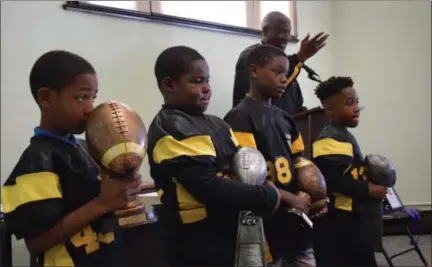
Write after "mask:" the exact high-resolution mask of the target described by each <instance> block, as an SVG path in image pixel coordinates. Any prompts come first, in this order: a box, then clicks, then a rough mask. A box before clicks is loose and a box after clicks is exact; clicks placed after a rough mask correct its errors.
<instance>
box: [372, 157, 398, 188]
mask: <svg viewBox="0 0 432 267" xmlns="http://www.w3.org/2000/svg"><path fill="white" fill-rule="evenodd" d="M365 174H366V177H367V178H368V180H370V181H371V182H372V183H374V184H377V185H382V186H386V187H393V186H394V185H395V183H396V170H395V167H394V165H393V164H392V163H391V162H390V161H389V160H388V159H387V158H386V157H384V156H381V155H378V154H370V155H367V156H366V157H365Z"/></svg>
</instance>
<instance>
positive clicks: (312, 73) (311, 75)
mask: <svg viewBox="0 0 432 267" xmlns="http://www.w3.org/2000/svg"><path fill="white" fill-rule="evenodd" d="M302 68H303V69H304V70H305V71H306V72H307V74H308V78H309V79H311V80H312V81H315V82H318V83H322V80H321V77H320V76H319V75H318V74H317V73H316V72H315V71H314V70H313V69H311V68H310V67H308V66H307V65H305V64H303V65H302Z"/></svg>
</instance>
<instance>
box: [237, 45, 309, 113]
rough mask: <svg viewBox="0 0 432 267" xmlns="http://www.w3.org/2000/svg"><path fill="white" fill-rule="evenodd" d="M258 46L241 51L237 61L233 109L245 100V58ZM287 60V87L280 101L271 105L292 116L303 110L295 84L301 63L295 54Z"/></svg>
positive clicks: (246, 86)
mask: <svg viewBox="0 0 432 267" xmlns="http://www.w3.org/2000/svg"><path fill="white" fill-rule="evenodd" d="M258 45H260V44H255V45H252V46H250V47H248V48H246V49H245V50H243V52H241V54H240V56H239V59H238V60H237V63H236V69H235V80H234V92H233V107H235V106H236V105H237V104H238V103H239V102H240V100H242V99H243V98H245V97H246V95H247V93H248V92H249V69H248V67H247V64H246V58H247V56H248V55H249V53H250V51H251V50H252V49H253V48H255V47H257V46H258ZM288 60H289V65H290V66H289V70H288V73H287V74H286V75H287V77H288V86H287V88H286V91H285V93H284V94H283V95H282V97H281V98H280V99H275V100H273V104H274V105H276V106H278V107H279V108H281V109H282V110H284V111H285V112H287V113H288V114H289V115H291V116H292V115H294V114H296V113H298V112H300V111H302V110H303V109H302V106H303V95H302V92H301V90H300V85H299V83H298V82H297V76H298V75H299V73H300V69H301V67H302V63H301V62H300V61H299V60H298V59H297V56H296V55H295V54H294V55H290V56H288Z"/></svg>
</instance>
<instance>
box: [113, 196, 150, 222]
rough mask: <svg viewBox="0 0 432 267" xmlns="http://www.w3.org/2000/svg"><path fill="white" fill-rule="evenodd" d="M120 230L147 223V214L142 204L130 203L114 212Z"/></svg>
mask: <svg viewBox="0 0 432 267" xmlns="http://www.w3.org/2000/svg"><path fill="white" fill-rule="evenodd" d="M114 215H115V216H116V217H117V220H118V224H119V226H120V227H121V228H129V227H134V226H138V225H142V224H146V223H147V221H148V220H147V212H146V207H145V205H144V204H141V203H137V202H130V203H128V204H127V205H126V206H125V207H124V208H122V209H119V210H116V211H114Z"/></svg>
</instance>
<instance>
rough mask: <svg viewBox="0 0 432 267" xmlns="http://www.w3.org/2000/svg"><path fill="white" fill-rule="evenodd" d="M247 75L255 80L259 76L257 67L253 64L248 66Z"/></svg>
mask: <svg viewBox="0 0 432 267" xmlns="http://www.w3.org/2000/svg"><path fill="white" fill-rule="evenodd" d="M249 74H250V77H251V78H255V79H256V78H257V77H258V74H259V68H258V66H257V65H255V64H251V65H250V66H249Z"/></svg>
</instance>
